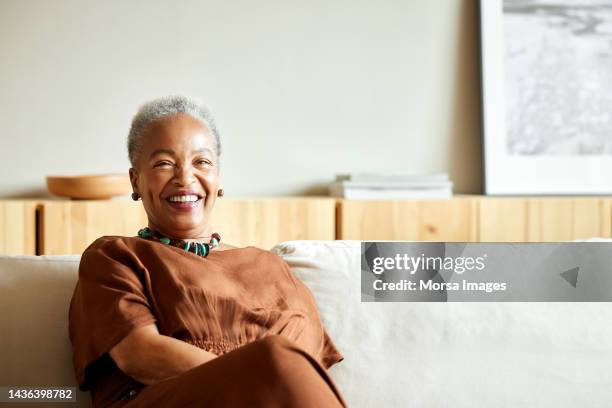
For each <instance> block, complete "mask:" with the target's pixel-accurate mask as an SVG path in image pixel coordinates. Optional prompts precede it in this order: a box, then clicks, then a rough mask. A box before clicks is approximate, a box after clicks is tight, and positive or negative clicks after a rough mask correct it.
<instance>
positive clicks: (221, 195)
mask: <svg viewBox="0 0 612 408" xmlns="http://www.w3.org/2000/svg"><path fill="white" fill-rule="evenodd" d="M224 194H225V191H223V189H222V188H220V189H219V191H217V197H223V195H224Z"/></svg>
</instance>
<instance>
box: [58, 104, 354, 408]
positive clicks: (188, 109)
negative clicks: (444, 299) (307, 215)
mask: <svg viewBox="0 0 612 408" xmlns="http://www.w3.org/2000/svg"><path fill="white" fill-rule="evenodd" d="M220 153H221V144H220V140H219V134H218V131H217V128H216V126H215V124H214V121H213V119H212V117H211V115H210V113H209V112H208V110H207V109H206V108H205V107H204V106H202V105H200V104H199V103H197V102H195V101H193V100H191V99H188V98H185V97H169V98H161V99H157V100H154V101H152V102H149V103H147V104H145V105H144V106H143V107H141V109H140V110H139V112H138V113H137V114H136V116H135V117H134V119H133V121H132V126H131V129H130V133H129V136H128V154H129V159H130V162H131V165H132V168H130V171H129V174H130V180H131V183H132V188H133V191H134V193H133V194H132V198H133V199H134V200H140V199H142V204H143V206H144V209H145V211H146V213H147V217H148V226H147V227H146V228H143V229H141V230H140V231H138V236H134V237H120V236H105V237H101V238H99V239H97V240H96V241H95V242H93V243H92V244H91V245H90V246H89V247H88V248H87V249H86V250H85V252H84V253H83V256H82V257H81V263H80V265H79V280H78V282H77V285H76V288H75V291H74V295H73V298H72V302H71V304H70V328H69V331H70V339H71V341H72V344H73V351H74V356H73V362H74V369H75V374H76V378H77V381H78V383H79V386H80V388H81V389H82V390H90V391H91V396H92V400H93V406H94V407H107V406H111V407H120V406H127V407H144V406H153V407H187V406H189V407H217V406H219V407H241V406H244V407H281V406H282V407H292V406H293V407H298V406H299V407H339V406H344V405H345V403H344V401H343V399H342V397H341V395H340V394H339V392H338V390H337V389H336V387H335V385H334V384H333V382H332V381H331V379H330V378H329V377H328V375H327V372H326V370H325V369H326V368H329V367H330V366H331V365H332V364H334V363H336V362H338V361H340V360H342V355H341V354H340V353H339V352H338V350H337V349H336V347H335V346H334V344H333V342H332V341H331V339H330V338H329V336H328V335H327V333H326V331H325V329H324V328H323V326H322V324H321V319H320V316H319V313H318V311H317V308H316V305H315V302H314V299H313V297H312V294H311V293H310V292H309V290H308V289H307V288H306V287H305V286H304V285H303V284H302V282H300V281H299V280H298V279H297V278H296V277H295V276H294V275H293V274H292V273H291V271H290V270H289V267H288V265H287V264H286V263H285V262H284V261H283V260H282V259H281V258H279V257H278V256H276V255H274V254H272V253H271V252H269V251H264V250H261V249H257V248H254V247H248V248H235V247H232V246H230V245H227V244H225V243H221V237H220V235H219V234H217V233H216V232H214V231H212V230H211V223H210V222H211V216H212V210H213V207H214V205H215V201H216V200H217V198H218V197H222V196H223V190H222V189H221V188H220V184H219V155H220Z"/></svg>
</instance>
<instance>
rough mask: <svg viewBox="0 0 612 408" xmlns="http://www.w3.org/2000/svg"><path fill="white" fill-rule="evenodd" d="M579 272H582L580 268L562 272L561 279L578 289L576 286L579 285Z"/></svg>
mask: <svg viewBox="0 0 612 408" xmlns="http://www.w3.org/2000/svg"><path fill="white" fill-rule="evenodd" d="M579 270H580V267H578V266H577V267H575V268H572V269H568V270H567V271H565V272H561V273H560V274H559V275H561V277H562V278H563V279H565V280H566V281H567V283H569V284H570V285H572V286H573V287H576V284H577V283H578V271H579Z"/></svg>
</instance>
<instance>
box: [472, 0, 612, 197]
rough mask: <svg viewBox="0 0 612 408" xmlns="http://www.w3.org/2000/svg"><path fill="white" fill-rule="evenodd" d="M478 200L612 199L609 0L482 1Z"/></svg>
mask: <svg viewBox="0 0 612 408" xmlns="http://www.w3.org/2000/svg"><path fill="white" fill-rule="evenodd" d="M480 39H481V63H482V71H481V72H482V101H483V109H482V114H483V134H484V148H483V151H484V167H485V169H484V170H485V174H484V179H485V193H486V194H492V195H513V194H514V195H521V194H525V195H529V194H538V195H540V194H544V195H546V194H612V0H601V1H594V0H555V1H551V0H481V1H480Z"/></svg>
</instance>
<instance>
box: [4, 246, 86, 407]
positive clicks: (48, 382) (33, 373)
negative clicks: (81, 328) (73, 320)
mask: <svg viewBox="0 0 612 408" xmlns="http://www.w3.org/2000/svg"><path fill="white" fill-rule="evenodd" d="M79 259H80V257H79V256H78V255H72V256H6V255H4V256H0V330H1V334H0V339H1V340H0V367H1V369H0V386H20V387H32V386H40V387H43V386H44V387H52V386H66V387H68V386H69V387H75V386H76V380H75V378H74V371H73V369H72V348H71V345H70V340H69V338H68V307H69V305H70V299H71V298H72V292H73V290H74V286H75V284H76V281H77V276H78V265H79ZM76 406H78V407H89V406H91V401H90V397H89V394H88V393H83V392H81V391H78V390H77V404H76Z"/></svg>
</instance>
